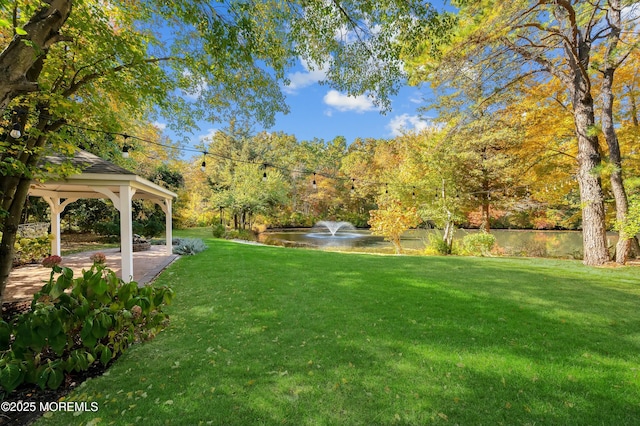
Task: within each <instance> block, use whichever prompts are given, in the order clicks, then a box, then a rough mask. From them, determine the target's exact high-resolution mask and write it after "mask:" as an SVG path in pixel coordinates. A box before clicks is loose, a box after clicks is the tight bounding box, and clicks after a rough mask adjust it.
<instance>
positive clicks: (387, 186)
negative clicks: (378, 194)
mask: <svg viewBox="0 0 640 426" xmlns="http://www.w3.org/2000/svg"><path fill="white" fill-rule="evenodd" d="M384 193H385V194H388V193H389V184H388V183H385V184H384Z"/></svg>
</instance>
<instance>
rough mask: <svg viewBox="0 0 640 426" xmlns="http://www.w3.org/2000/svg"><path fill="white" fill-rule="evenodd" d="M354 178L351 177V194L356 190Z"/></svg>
mask: <svg viewBox="0 0 640 426" xmlns="http://www.w3.org/2000/svg"><path fill="white" fill-rule="evenodd" d="M355 184H356V180H355V179H354V178H351V194H352V195H353V193H354V192H355V191H356V185H355Z"/></svg>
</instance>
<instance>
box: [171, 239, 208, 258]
mask: <svg viewBox="0 0 640 426" xmlns="http://www.w3.org/2000/svg"><path fill="white" fill-rule="evenodd" d="M206 249H207V245H206V244H205V243H204V241H202V240H201V239H200V238H174V239H173V253H174V254H179V255H180V256H185V255H193V254H197V253H200V252H201V251H205V250H206Z"/></svg>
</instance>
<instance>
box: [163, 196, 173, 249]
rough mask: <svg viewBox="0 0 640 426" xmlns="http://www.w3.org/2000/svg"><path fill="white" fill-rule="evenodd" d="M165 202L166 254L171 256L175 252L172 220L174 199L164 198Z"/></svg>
mask: <svg viewBox="0 0 640 426" xmlns="http://www.w3.org/2000/svg"><path fill="white" fill-rule="evenodd" d="M164 204H165V209H163V210H165V212H164V226H165V233H164V234H165V245H166V250H167V251H166V254H167V256H171V255H172V254H173V243H172V241H173V222H172V220H171V204H172V200H171V199H170V198H167V199H166V200H164Z"/></svg>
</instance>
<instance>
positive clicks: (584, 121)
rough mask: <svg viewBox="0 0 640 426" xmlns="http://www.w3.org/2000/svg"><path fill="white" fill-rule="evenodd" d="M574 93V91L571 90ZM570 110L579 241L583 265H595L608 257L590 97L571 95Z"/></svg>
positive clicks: (599, 162) (597, 146)
mask: <svg viewBox="0 0 640 426" xmlns="http://www.w3.org/2000/svg"><path fill="white" fill-rule="evenodd" d="M574 93H575V92H574ZM573 113H574V118H575V124H576V135H577V137H578V185H579V186H580V202H581V204H582V242H583V250H584V259H583V262H584V264H585V265H591V266H597V265H602V264H604V263H606V262H607V261H608V260H609V249H608V247H607V228H606V226H605V209H604V197H603V196H602V184H601V181H600V177H599V176H598V174H597V173H598V168H599V167H600V165H601V162H602V159H601V156H600V147H599V144H598V137H597V136H595V135H591V134H590V132H591V129H593V126H594V124H595V117H594V112H593V98H592V97H591V95H590V94H588V93H584V92H583V94H582V96H579V95H574V102H573Z"/></svg>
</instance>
